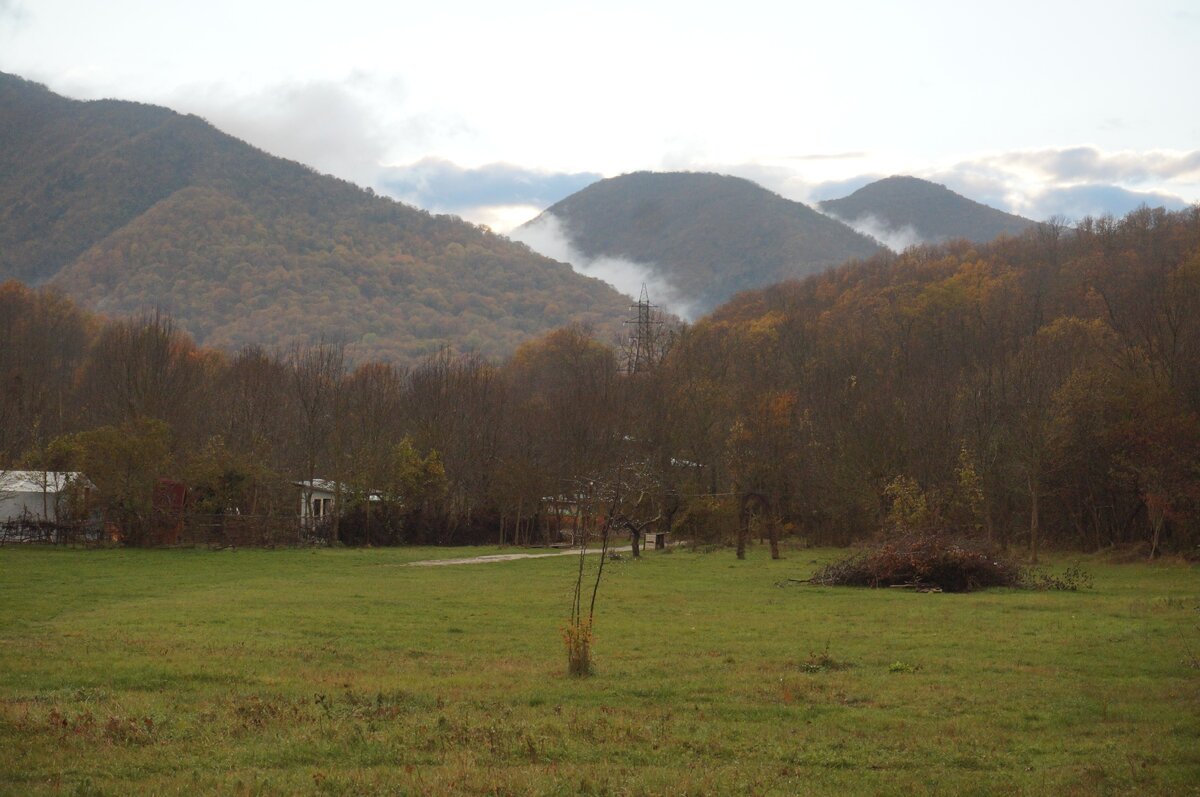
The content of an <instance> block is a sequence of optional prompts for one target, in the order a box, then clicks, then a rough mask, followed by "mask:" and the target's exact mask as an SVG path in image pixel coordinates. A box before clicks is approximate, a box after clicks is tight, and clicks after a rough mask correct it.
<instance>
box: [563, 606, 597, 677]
mask: <svg viewBox="0 0 1200 797" xmlns="http://www.w3.org/2000/svg"><path fill="white" fill-rule="evenodd" d="M563 644H564V645H566V648H567V674H568V675H574V676H576V677H584V676H587V675H591V674H592V624H591V622H590V621H587V620H579V621H576V622H572V623H570V624H569V625H567V626H566V627H565V628H563Z"/></svg>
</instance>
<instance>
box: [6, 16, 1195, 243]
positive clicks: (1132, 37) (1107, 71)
mask: <svg viewBox="0 0 1200 797" xmlns="http://www.w3.org/2000/svg"><path fill="white" fill-rule="evenodd" d="M0 71H4V72H10V73H15V74H18V75H21V76H23V77H26V78H29V79H32V80H36V81H38V82H41V83H45V84H46V85H47V86H49V87H50V88H51V89H53V90H54V91H56V92H59V93H61V94H65V95H67V96H69V97H75V98H79V99H92V98H100V97H115V98H120V99H130V100H139V101H143V102H151V103H156V104H161V105H166V106H169V107H172V108H174V109H176V110H179V111H184V112H190V113H196V114H199V115H201V116H203V117H205V118H206V119H208V120H209V121H211V122H212V123H213V124H215V125H217V126H218V127H220V128H221V129H223V130H225V131H227V132H229V133H232V134H234V135H236V136H238V137H239V138H243V139H246V140H247V141H249V142H251V143H252V144H254V145H256V146H259V147H261V148H263V149H265V150H267V151H269V152H272V153H275V154H279V155H283V156H285V157H289V158H293V159H296V160H299V161H302V162H305V163H308V164H310V165H312V166H314V167H316V168H317V169H320V170H322V171H326V172H330V173H333V174H336V175H339V176H341V177H345V178H348V179H351V180H354V181H355V182H357V183H360V184H362V185H367V186H371V187H374V188H375V189H376V190H380V191H383V192H386V193H389V194H391V195H393V196H396V197H398V198H401V199H405V200H407V201H410V202H412V203H414V204H417V205H420V206H422V207H426V208H429V209H431V210H437V211H448V212H454V213H458V214H460V215H462V216H464V217H466V218H469V219H471V220H473V221H477V222H481V223H488V224H491V225H492V226H493V227H496V228H497V229H501V230H503V229H507V228H508V227H510V226H512V225H513V224H516V223H519V222H521V221H524V220H525V219H527V218H529V217H531V216H532V215H534V214H535V213H536V212H537V211H538V210H541V209H542V208H544V207H545V206H547V205H549V204H551V203H552V202H554V201H556V200H558V199H561V198H562V197H564V196H566V195H568V194H570V193H572V192H573V191H576V190H578V189H579V188H581V187H583V186H584V185H587V184H588V183H589V182H591V181H593V180H596V179H599V178H600V177H605V176H613V175H617V174H621V173H623V172H629V171H636V170H641V169H650V170H667V169H690V170H706V171H719V172H723V173H729V174H738V175H742V176H745V177H750V178H751V179H755V180H757V181H758V182H760V183H762V184H763V185H765V186H767V187H768V188H771V189H772V190H775V191H778V192H779V193H782V194H783V195H785V196H788V197H790V198H793V199H798V200H802V201H804V200H813V199H821V198H829V197H831V196H839V195H842V194H845V193H848V192H849V191H850V190H853V189H854V188H857V187H858V186H860V185H863V184H864V183H866V182H868V181H869V180H870V179H872V178H874V177H881V176H886V175H889V174H913V175H917V176H921V177H926V178H930V179H934V180H936V181H938V182H942V183H945V184H946V185H948V186H950V187H951V188H954V189H955V190H958V191H960V192H961V193H964V194H966V195H968V196H970V197H972V198H973V199H978V200H980V201H983V202H987V203H988V204H992V205H995V206H997V207H1002V208H1005V209H1008V210H1012V211H1015V212H1018V213H1022V214H1025V215H1028V216H1031V217H1035V218H1044V217H1046V216H1048V215H1050V214H1053V213H1061V214H1065V215H1067V216H1069V217H1075V218H1078V217H1079V216H1082V215H1084V214H1086V213H1096V212H1101V211H1104V210H1108V211H1111V212H1114V213H1121V212H1124V211H1125V210H1127V209H1128V208H1129V207H1131V206H1135V205H1136V204H1138V203H1139V202H1141V201H1143V200H1145V201H1148V202H1150V203H1151V204H1162V203H1165V204H1168V205H1170V206H1173V207H1178V206H1182V205H1184V204H1186V203H1190V202H1195V201H1198V200H1200V102H1198V101H1197V100H1196V96H1197V89H1196V75H1198V74H1200V3H1198V2H1194V0H1162V1H1161V2H1154V1H1153V0H1142V2H1137V3H1132V2H1128V0H1124V1H1123V2H1089V3H1078V2H1054V1H1053V0H1039V1H1038V2H1021V1H1020V0H1007V1H1006V2H989V3H982V2H981V3H975V2H961V0H956V1H955V2H910V3H897V2H854V0H841V2H830V0H824V1H823V2H821V3H805V2H758V1H756V0H742V1H741V2H737V3H733V2H724V3H705V2H698V1H697V0H687V1H686V2H664V1H658V0H638V1H637V2H623V1H622V0H609V2H604V3H571V2H566V0H554V1H553V2H535V1H527V0H510V2H496V1H495V0H491V1H490V2H455V1H454V0H442V1H441V2H430V1H429V0H424V1H423V2H421V3H409V2H403V1H397V0H389V1H388V2H373V1H371V0H341V2H337V3H327V2H298V1H297V0H287V2H275V1H274V0H263V1H260V2H256V1H255V0H206V1H205V2H203V3H199V2H186V3H184V2H171V1H170V0H141V1H139V0H106V1H105V2H103V3H100V2H94V0H93V1H89V2H83V1H81V0H76V1H74V2H72V1H71V0H0Z"/></svg>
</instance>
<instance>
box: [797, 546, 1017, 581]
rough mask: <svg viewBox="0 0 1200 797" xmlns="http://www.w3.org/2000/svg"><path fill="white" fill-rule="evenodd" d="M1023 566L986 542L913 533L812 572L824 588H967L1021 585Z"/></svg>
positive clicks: (815, 579) (813, 578) (868, 548)
mask: <svg viewBox="0 0 1200 797" xmlns="http://www.w3.org/2000/svg"><path fill="white" fill-rule="evenodd" d="M1024 582H1025V573H1024V571H1023V570H1022V568H1021V567H1020V566H1019V565H1017V564H1016V563H1015V562H1013V561H1012V560H1010V559H1008V558H1007V557H1005V556H1004V555H1002V554H1001V553H999V552H998V551H996V550H993V549H991V548H989V547H988V546H987V545H986V544H984V543H981V542H976V541H969V540H962V539H957V538H955V537H953V536H951V535H949V534H946V533H938V532H915V533H910V534H905V535H903V536H900V537H896V538H893V539H888V540H884V541H882V542H878V543H875V544H873V545H871V546H870V547H867V548H865V549H863V550H861V551H858V552H856V553H854V554H852V555H850V556H848V557H846V558H845V559H842V560H840V561H837V562H834V563H833V564H830V565H827V566H825V567H823V568H822V569H820V570H818V571H817V572H816V573H814V574H813V576H812V578H811V579H810V583H813V584H821V585H825V586H851V587H908V588H912V589H917V590H925V591H935V590H941V591H943V592H971V591H972V590H977V589H986V588H988V587H1022V586H1025V583H1024Z"/></svg>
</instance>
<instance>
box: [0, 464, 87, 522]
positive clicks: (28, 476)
mask: <svg viewBox="0 0 1200 797" xmlns="http://www.w3.org/2000/svg"><path fill="white" fill-rule="evenodd" d="M72 487H81V488H83V489H85V490H94V489H96V487H95V485H94V484H92V483H91V482H90V481H88V479H87V477H86V476H84V475H83V474H82V473H75V472H63V471H44V470H0V523H6V522H8V521H10V520H18V519H20V518H22V517H26V518H28V519H30V520H49V521H52V522H59V521H60V520H65V519H66V517H65V513H66V511H67V506H66V496H67V493H68V491H69V490H70V489H71V488H72Z"/></svg>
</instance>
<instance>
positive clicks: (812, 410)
mask: <svg viewBox="0 0 1200 797" xmlns="http://www.w3.org/2000/svg"><path fill="white" fill-rule="evenodd" d="M665 326H666V330H665V331H662V332H660V333H658V335H659V337H658V338H657V339H656V340H654V341H643V344H650V346H651V349H652V351H653V352H654V357H653V358H652V360H651V362H650V364H649V367H640V368H639V369H637V370H636V371H634V372H631V369H629V368H628V367H626V359H625V356H624V350H623V347H622V345H620V344H618V343H612V344H609V343H606V342H603V341H598V340H596V339H595V338H594V337H593V336H592V335H591V334H589V332H588V330H587V329H584V328H581V327H565V328H562V329H559V330H556V331H553V332H550V333H548V334H546V335H544V336H542V337H540V338H537V339H535V340H533V341H531V342H528V343H526V344H524V345H523V346H522V347H520V348H519V349H518V350H517V351H516V353H515V354H514V355H513V356H511V357H510V358H508V359H507V360H504V361H487V360H484V359H482V358H480V357H477V356H471V355H458V354H454V353H452V352H450V351H448V350H444V351H441V352H439V353H437V354H435V355H433V356H430V357H428V358H426V359H425V360H424V361H422V362H420V363H418V364H417V365H415V366H412V367H402V366H397V365H393V364H389V363H386V362H367V363H360V364H352V363H350V362H348V360H347V357H346V348H345V346H344V344H342V343H339V342H329V341H323V342H321V341H319V342H316V343H298V344H293V345H291V346H285V347H277V348H274V349H270V350H268V349H266V348H263V347H258V346H248V347H245V348H243V349H241V350H239V351H236V352H232V353H231V352H223V351H218V350H213V349H205V348H201V347H198V346H196V345H195V344H194V343H193V342H192V341H191V340H190V338H188V336H186V335H185V334H183V333H182V332H181V331H180V330H179V329H178V328H177V326H176V325H175V324H174V322H173V321H172V320H171V319H170V318H167V317H165V316H163V315H160V314H149V315H143V316H139V317H136V318H129V319H119V320H107V319H103V318H99V317H96V316H93V315H90V314H88V313H85V312H83V311H81V310H80V309H78V308H77V307H75V306H74V305H73V304H72V303H71V302H69V301H68V300H66V299H64V298H62V297H61V296H59V295H57V294H55V293H53V292H50V291H43V290H31V289H28V288H25V287H22V286H20V285H17V284H15V283H9V284H6V285H4V286H2V287H0V374H2V375H3V392H2V395H0V463H2V464H3V465H4V466H5V467H13V466H18V465H21V466H26V467H30V468H49V469H55V470H67V469H80V470H83V471H85V472H86V473H87V474H88V476H89V477H90V478H91V479H92V480H93V481H94V482H95V483H96V485H97V487H98V488H99V490H98V496H99V497H100V498H99V500H101V501H103V502H106V505H105V507H104V509H105V512H106V513H107V516H108V517H110V518H112V519H114V522H117V523H120V524H126V525H127V526H129V528H130V529H133V528H134V526H135V525H136V523H135V520H136V519H137V518H138V517H142V516H143V515H144V514H145V513H146V512H148V511H149V509H150V507H151V505H152V503H153V490H154V480H155V479H157V478H159V477H162V476H170V477H172V478H177V479H179V480H181V481H183V482H185V483H186V484H187V485H188V486H189V488H190V494H191V496H192V503H191V504H190V505H189V506H192V507H195V510H194V511H204V512H207V513H210V514H213V515H221V514H222V513H226V514H228V513H239V514H243V515H263V516H277V517H286V516H292V515H294V514H295V513H296V506H297V497H296V487H295V484H294V482H297V481H303V480H307V479H312V478H324V479H329V480H332V481H334V482H335V483H336V484H338V485H339V488H338V489H339V490H344V491H345V493H346V494H345V495H344V496H339V498H340V500H339V512H338V513H337V516H336V518H335V520H334V521H333V522H334V523H335V527H334V529H333V530H332V532H333V534H334V536H335V537H336V538H337V539H340V540H342V541H344V542H347V543H363V542H369V543H372V544H383V543H404V542H439V543H457V542H502V543H527V542H534V541H540V540H542V539H545V538H546V537H547V535H549V534H550V533H551V531H552V530H553V529H556V528H558V527H560V526H562V524H563V523H564V517H563V515H564V513H566V514H573V515H578V514H580V513H582V514H586V513H587V512H588V511H591V510H590V507H592V506H593V505H594V500H593V499H595V498H596V496H599V495H604V496H611V495H612V494H613V491H612V488H613V485H614V484H620V485H624V490H623V494H624V495H625V496H626V499H625V500H627V501H631V502H632V501H636V506H633V505H631V506H629V507H627V508H626V511H624V513H623V514H624V516H626V517H634V516H640V517H644V518H647V519H649V518H654V519H655V523H656V525H657V526H658V528H659V529H661V530H667V529H670V530H673V531H676V532H681V533H683V534H686V535H687V536H689V537H692V538H696V539H701V540H707V541H711V542H714V543H719V542H722V541H734V540H737V541H739V543H740V544H741V545H743V546H744V544H745V542H746V540H747V538H748V536H750V535H751V534H754V533H756V532H757V533H759V534H761V535H764V536H769V537H771V539H772V540H775V539H777V538H778V537H779V536H786V535H795V536H800V537H803V538H805V539H807V540H809V541H811V542H815V543H825V544H848V543H852V542H855V541H857V540H861V539H863V538H865V537H868V536H871V535H874V534H877V533H879V531H880V529H881V528H884V527H887V526H889V525H892V526H894V525H897V524H899V525H904V526H906V527H910V528H911V527H929V528H934V527H936V528H947V529H953V530H955V531H956V533H960V534H963V535H967V536H979V537H987V538H989V539H991V540H992V541H993V542H996V543H998V544H1001V545H1007V546H1022V547H1028V548H1030V549H1031V551H1032V552H1033V553H1034V555H1035V556H1036V552H1037V550H1038V548H1039V547H1040V546H1054V547H1066V546H1069V547H1075V548H1086V549H1095V548H1102V547H1106V546H1111V545H1137V546H1142V547H1143V548H1144V549H1145V550H1146V552H1147V553H1150V554H1153V552H1155V551H1157V550H1175V551H1183V552H1194V551H1195V549H1196V546H1197V544H1198V543H1200V209H1197V208H1192V209H1189V210H1185V211H1180V212H1176V213H1171V212H1166V211H1162V210H1150V209H1141V210H1138V211H1135V212H1133V213H1131V214H1129V215H1128V216H1126V217H1125V218H1123V219H1113V218H1107V217H1106V218H1100V219H1085V220H1083V221H1082V222H1080V223H1079V224H1077V225H1075V226H1074V227H1070V226H1067V225H1065V224H1062V223H1059V222H1054V221H1052V222H1050V223H1047V224H1043V225H1040V226H1038V227H1036V228H1035V229H1032V230H1030V231H1029V232H1028V233H1026V234H1023V235H1022V236H1019V237H1009V238H1002V239H1000V240H998V241H995V242H993V243H991V244H986V245H977V244H970V243H967V242H962V241H960V242H951V243H947V244H944V245H939V246H925V247H917V248H913V249H910V250H908V251H907V252H905V253H903V254H899V255H895V254H881V255H878V256H876V257H873V258H871V259H869V260H866V261H861V262H855V263H850V264H847V265H844V266H842V267H840V268H837V269H834V270H832V271H830V272H827V273H825V274H822V275H819V276H815V277H811V278H808V279H805V280H803V281H796V282H790V283H784V284H782V285H777V286H772V287H771V288H769V289H766V290H762V291H755V292H748V293H744V294H741V295H739V296H738V297H736V298H735V299H734V300H732V301H731V302H729V303H728V304H726V305H724V306H723V307H721V308H719V309H718V310H717V311H716V312H714V313H713V314H712V315H710V316H708V317H706V318H704V319H702V320H701V321H699V322H698V323H696V324H694V325H691V326H677V327H671V326H670V325H665ZM654 329H655V330H660V329H663V327H659V326H655V327H654ZM571 522H578V521H577V520H571ZM633 525H638V524H637V523H634V524H633ZM132 536H133V538H136V535H132Z"/></svg>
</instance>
